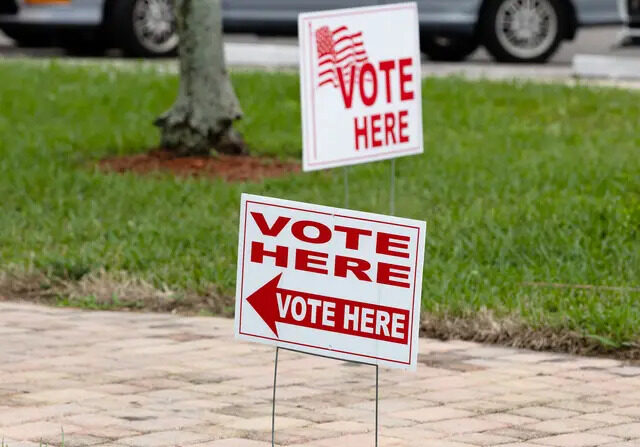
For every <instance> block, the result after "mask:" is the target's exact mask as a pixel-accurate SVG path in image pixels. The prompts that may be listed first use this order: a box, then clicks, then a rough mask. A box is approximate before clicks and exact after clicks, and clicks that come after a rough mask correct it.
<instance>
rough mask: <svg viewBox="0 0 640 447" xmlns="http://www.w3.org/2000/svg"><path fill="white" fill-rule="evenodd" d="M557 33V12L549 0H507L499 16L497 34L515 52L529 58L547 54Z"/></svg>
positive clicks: (518, 55)
mask: <svg viewBox="0 0 640 447" xmlns="http://www.w3.org/2000/svg"><path fill="white" fill-rule="evenodd" d="M557 33H558V16H557V14H556V11H555V9H553V6H552V5H551V3H550V2H549V0H507V1H505V2H503V3H502V5H500V8H499V9H498V14H497V17H496V35H497V37H498V40H499V42H500V43H501V44H502V46H503V47H504V48H505V49H506V50H507V51H508V52H509V53H511V54H512V55H514V56H516V57H519V58H522V59H529V58H535V57H538V56H540V55H542V54H544V53H545V52H546V51H547V50H548V49H549V48H551V46H552V45H553V42H554V40H555V37H556V35H557Z"/></svg>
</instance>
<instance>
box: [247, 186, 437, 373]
mask: <svg viewBox="0 0 640 447" xmlns="http://www.w3.org/2000/svg"><path fill="white" fill-rule="evenodd" d="M424 245H425V223H424V222H421V221H416V220H410V219H403V218H399V217H391V216H384V215H379V214H371V213H364V212H357V211H350V210H345V209H339V208H329V207H325V206H319V205H312V204H308V203H300V202H292V201H288V200H281V199H274V198H269V197H260V196H253V195H249V194H243V195H242V203H241V208H240V233H239V243H238V275H237V289H236V314H235V315H236V317H235V331H236V337H238V338H242V339H246V340H251V341H257V342H261V343H267V344H271V345H276V346H280V347H284V348H289V349H294V350H299V351H304V352H308V353H312V354H319V355H325V356H329V357H334V358H339V359H345V360H355V361H360V362H365V363H370V364H378V365H386V366H390V367H397V368H404V369H415V367H416V361H417V356H418V327H419V320H420V318H419V317H420V301H421V290H422V265H423V256H424Z"/></svg>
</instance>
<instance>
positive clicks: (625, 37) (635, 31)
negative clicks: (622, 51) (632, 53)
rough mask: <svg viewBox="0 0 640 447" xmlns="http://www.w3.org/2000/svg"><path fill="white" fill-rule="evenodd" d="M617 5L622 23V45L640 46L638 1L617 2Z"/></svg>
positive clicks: (639, 10)
mask: <svg viewBox="0 0 640 447" xmlns="http://www.w3.org/2000/svg"><path fill="white" fill-rule="evenodd" d="M619 5H620V14H621V15H622V21H623V23H624V30H623V32H622V41H623V43H628V44H632V45H638V44H640V0H619Z"/></svg>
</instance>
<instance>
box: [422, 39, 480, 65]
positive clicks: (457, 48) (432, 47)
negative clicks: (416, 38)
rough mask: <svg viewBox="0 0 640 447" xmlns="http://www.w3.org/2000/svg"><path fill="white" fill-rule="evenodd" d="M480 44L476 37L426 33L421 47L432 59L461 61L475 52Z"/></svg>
mask: <svg viewBox="0 0 640 447" xmlns="http://www.w3.org/2000/svg"><path fill="white" fill-rule="evenodd" d="M478 46H479V44H478V41H477V39H475V38H474V37H470V36H469V37H467V36H438V35H435V34H426V35H424V36H422V37H421V38H420V49H421V50H422V52H423V53H425V54H426V55H427V57H428V58H429V59H431V60H432V61H448V62H459V61H463V60H465V59H466V58H467V57H469V55H470V54H471V53H473V52H474V51H475V50H476V49H477V48H478Z"/></svg>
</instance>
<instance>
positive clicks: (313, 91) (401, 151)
mask: <svg viewBox="0 0 640 447" xmlns="http://www.w3.org/2000/svg"><path fill="white" fill-rule="evenodd" d="M414 8H415V5H413V4H406V5H401V6H389V7H386V8H385V7H377V8H375V9H373V10H367V11H345V12H338V13H327V14H324V15H317V16H314V17H313V18H308V19H303V23H304V25H307V24H308V29H309V37H308V39H309V41H308V46H309V50H310V51H309V69H308V70H307V71H309V72H310V77H309V79H305V84H310V85H311V126H310V127H311V128H310V129H309V130H310V133H311V134H312V136H311V142H312V144H313V160H317V158H318V150H317V145H318V141H317V135H316V106H315V103H316V88H315V83H314V76H313V51H311V50H312V49H313V32H312V22H313V21H314V20H316V19H326V18H328V17H343V16H351V15H365V14H375V13H380V12H386V11H396V10H402V9H411V10H414ZM304 25H303V27H304ZM418 82H421V80H418ZM307 87H308V85H305V90H306V88H307ZM305 146H306V147H307V149H306V152H307V158H308V160H307V165H308V166H325V165H331V164H334V163H341V162H348V161H352V160H375V159H378V158H383V159H384V158H385V157H388V156H389V155H390V154H392V155H395V154H397V155H411V154H412V153H413V152H415V151H418V150H419V149H420V146H414V147H411V148H404V149H397V150H394V149H392V150H388V151H386V152H382V153H377V154H371V155H365V156H359V157H346V158H339V159H335V160H331V161H321V162H312V161H311V153H310V151H309V145H305ZM416 153H417V152H416Z"/></svg>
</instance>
